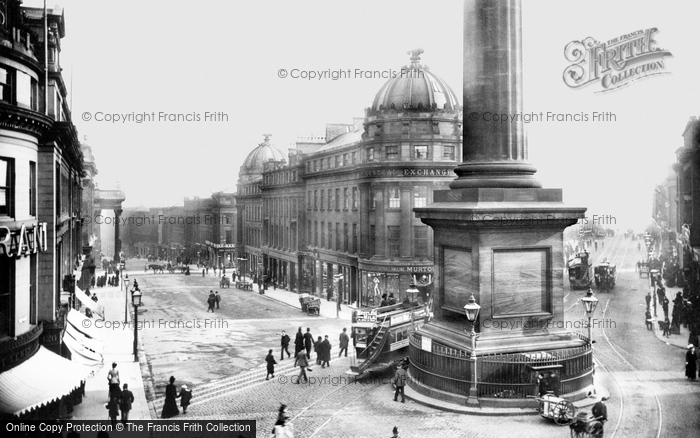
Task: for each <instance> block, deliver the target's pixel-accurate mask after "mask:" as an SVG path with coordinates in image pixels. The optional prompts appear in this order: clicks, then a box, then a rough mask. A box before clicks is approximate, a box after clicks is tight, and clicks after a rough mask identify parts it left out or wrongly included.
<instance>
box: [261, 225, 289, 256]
mask: <svg viewBox="0 0 700 438" xmlns="http://www.w3.org/2000/svg"><path fill="white" fill-rule="evenodd" d="M296 227H297V225H296V223H291V224H290V225H288V226H281V225H268V226H267V227H266V229H265V232H266V239H265V240H266V242H265V243H266V245H267V246H270V247H272V248H277V249H282V250H285V251H296V248H297V228H296Z"/></svg>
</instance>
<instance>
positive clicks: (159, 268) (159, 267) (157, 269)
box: [148, 264, 165, 274]
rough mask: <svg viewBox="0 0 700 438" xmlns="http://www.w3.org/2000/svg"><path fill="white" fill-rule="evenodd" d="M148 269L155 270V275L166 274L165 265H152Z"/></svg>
mask: <svg viewBox="0 0 700 438" xmlns="http://www.w3.org/2000/svg"><path fill="white" fill-rule="evenodd" d="M148 269H153V273H154V274H157V273H161V274H163V273H164V272H165V266H164V265H158V264H150V265H148Z"/></svg>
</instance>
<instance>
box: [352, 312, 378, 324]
mask: <svg viewBox="0 0 700 438" xmlns="http://www.w3.org/2000/svg"><path fill="white" fill-rule="evenodd" d="M355 321H357V322H377V311H376V310H371V311H369V312H363V311H361V310H358V311H357V316H356V318H355Z"/></svg>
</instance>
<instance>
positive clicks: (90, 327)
mask: <svg viewBox="0 0 700 438" xmlns="http://www.w3.org/2000/svg"><path fill="white" fill-rule="evenodd" d="M66 319H67V320H68V323H69V324H72V325H73V328H74V329H76V330H77V331H79V332H80V333H82V334H83V335H86V336H87V337H88V338H92V339H100V336H99V335H98V330H97V329H96V328H95V326H94V324H93V322H94V321H93V320H91V319H90V318H87V317H85V315H83V314H82V313H80V312H78V311H77V310H75V309H70V311H69V312H68V315H67V316H66Z"/></svg>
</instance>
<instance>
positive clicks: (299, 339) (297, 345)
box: [294, 327, 304, 357]
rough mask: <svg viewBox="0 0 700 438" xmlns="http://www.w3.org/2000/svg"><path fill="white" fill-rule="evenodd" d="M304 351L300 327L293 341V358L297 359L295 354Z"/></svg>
mask: <svg viewBox="0 0 700 438" xmlns="http://www.w3.org/2000/svg"><path fill="white" fill-rule="evenodd" d="M303 349H304V334H303V333H302V332H301V327H299V330H298V331H297V336H296V338H295V339H294V357H297V354H299V352H300V351H301V350H303Z"/></svg>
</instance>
